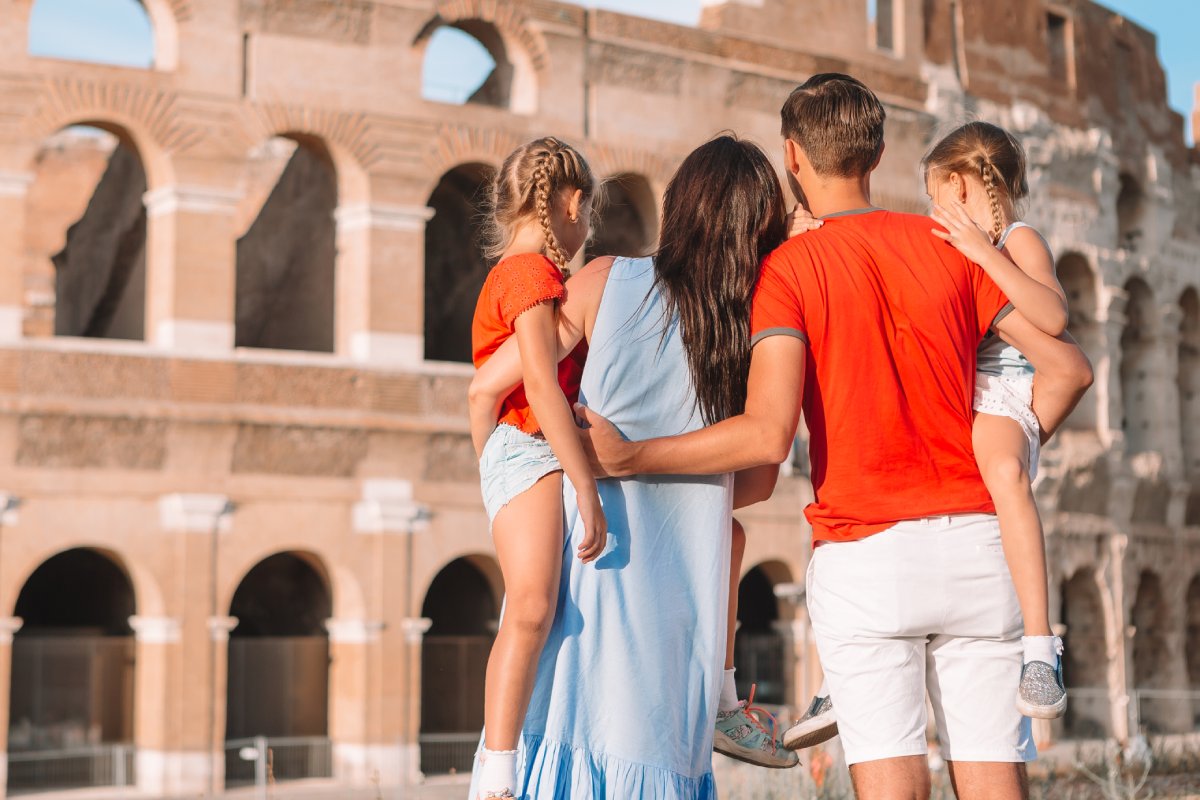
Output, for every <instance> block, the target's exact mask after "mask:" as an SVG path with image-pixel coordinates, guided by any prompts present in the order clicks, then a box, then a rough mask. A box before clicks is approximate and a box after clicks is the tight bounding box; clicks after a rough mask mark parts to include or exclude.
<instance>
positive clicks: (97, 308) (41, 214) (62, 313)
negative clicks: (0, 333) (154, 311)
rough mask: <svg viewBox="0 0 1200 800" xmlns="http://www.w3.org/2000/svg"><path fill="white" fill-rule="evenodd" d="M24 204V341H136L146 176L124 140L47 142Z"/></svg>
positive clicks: (141, 331)
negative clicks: (53, 338) (46, 338)
mask: <svg viewBox="0 0 1200 800" xmlns="http://www.w3.org/2000/svg"><path fill="white" fill-rule="evenodd" d="M33 175H34V179H33V183H32V184H31V185H30V186H29V190H28V193H27V195H26V200H25V204H26V205H25V250H26V259H27V260H26V265H25V270H24V283H25V302H24V306H25V308H24V313H25V319H24V323H23V324H24V333H25V335H26V336H30V337H42V336H87V337H95V338H101V339H143V338H144V337H145V308H146V226H147V220H146V206H145V203H144V201H143V199H142V197H143V195H145V193H146V171H145V168H144V165H143V163H142V159H141V157H140V155H139V154H138V152H137V149H136V148H135V147H134V145H133V142H132V140H131V139H130V137H129V136H128V134H127V133H126V132H125V131H123V130H121V129H119V128H116V127H113V128H111V129H109V128H105V129H102V128H99V127H96V126H92V125H77V126H71V127H69V128H65V129H63V130H61V131H59V132H58V133H56V134H55V135H53V136H51V137H50V138H48V139H47V140H46V141H45V142H44V143H43V144H42V147H41V149H40V150H39V151H38V154H37V156H36V157H35V159H34V164H33Z"/></svg>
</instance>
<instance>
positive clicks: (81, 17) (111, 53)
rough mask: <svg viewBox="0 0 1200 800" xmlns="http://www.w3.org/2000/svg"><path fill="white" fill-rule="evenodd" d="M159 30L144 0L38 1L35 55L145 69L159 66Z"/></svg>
mask: <svg viewBox="0 0 1200 800" xmlns="http://www.w3.org/2000/svg"><path fill="white" fill-rule="evenodd" d="M154 33H155V32H154V26H153V25H152V24H151V20H150V15H149V14H148V13H147V11H146V8H145V7H144V6H143V5H142V4H141V3H140V2H138V0H92V1H91V2H86V3H80V2H78V0H37V2H35V3H34V4H33V8H32V10H31V11H30V15H29V54H30V55H31V56H39V57H42V58H61V59H66V60H68V61H86V62H91V63H94V64H110V65H115V66H121V67H139V68H144V69H145V68H150V67H152V66H154V65H155V41H154V39H155V37H154Z"/></svg>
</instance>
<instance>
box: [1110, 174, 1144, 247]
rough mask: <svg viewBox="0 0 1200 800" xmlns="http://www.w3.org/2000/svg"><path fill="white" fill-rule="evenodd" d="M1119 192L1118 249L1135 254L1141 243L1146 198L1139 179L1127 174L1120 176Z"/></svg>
mask: <svg viewBox="0 0 1200 800" xmlns="http://www.w3.org/2000/svg"><path fill="white" fill-rule="evenodd" d="M1119 179H1120V189H1119V190H1118V191H1117V247H1120V248H1121V249H1123V250H1129V251H1131V252H1135V251H1136V250H1137V249H1138V245H1139V244H1140V242H1141V239H1142V235H1143V231H1142V217H1143V215H1144V213H1145V197H1144V196H1143V194H1142V185H1141V184H1140V183H1138V180H1137V178H1135V177H1133V176H1132V175H1130V174H1129V173H1127V172H1122V173H1121V175H1120V178H1119Z"/></svg>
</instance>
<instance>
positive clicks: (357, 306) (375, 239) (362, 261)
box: [334, 204, 433, 366]
mask: <svg viewBox="0 0 1200 800" xmlns="http://www.w3.org/2000/svg"><path fill="white" fill-rule="evenodd" d="M432 216H433V209H431V208H426V207H424V206H401V205H381V204H363V205H348V206H342V207H340V208H339V209H338V210H337V212H336V213H335V215H334V217H335V219H336V221H337V241H338V254H339V255H338V264H337V294H336V296H337V307H336V311H335V314H334V319H335V325H336V328H337V330H336V337H335V345H334V346H335V349H336V350H337V352H339V353H345V354H348V355H350V356H351V357H353V358H354V359H355V360H357V361H365V362H368V363H372V364H382V365H390V366H416V365H419V364H420V363H421V362H422V361H423V360H424V357H425V336H424V333H425V329H424V313H423V310H424V304H425V283H424V274H425V268H424V265H425V255H424V254H425V222H426V221H427V220H429V219H430V217H432Z"/></svg>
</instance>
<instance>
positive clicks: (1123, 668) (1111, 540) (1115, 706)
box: [1097, 534, 1134, 744]
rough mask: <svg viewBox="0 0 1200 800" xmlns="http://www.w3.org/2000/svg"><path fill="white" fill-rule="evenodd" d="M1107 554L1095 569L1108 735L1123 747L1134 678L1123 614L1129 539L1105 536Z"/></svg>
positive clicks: (1130, 633)
mask: <svg viewBox="0 0 1200 800" xmlns="http://www.w3.org/2000/svg"><path fill="white" fill-rule="evenodd" d="M1106 544H1107V548H1106V550H1107V552H1106V553H1105V554H1104V556H1103V560H1102V562H1101V564H1100V565H1099V567H1098V571H1097V574H1098V575H1099V576H1100V578H1101V585H1100V601H1101V609H1102V611H1103V614H1104V641H1105V655H1106V656H1107V660H1108V696H1109V701H1110V702H1111V704H1112V705H1111V708H1112V717H1111V723H1112V727H1111V736H1112V738H1114V739H1116V740H1117V741H1118V742H1121V743H1122V744H1124V743H1125V742H1128V741H1129V735H1130V733H1132V732H1133V731H1131V730H1130V702H1131V700H1132V698H1131V697H1130V695H1129V688H1130V683H1131V680H1132V675H1133V634H1134V629H1133V626H1132V625H1130V624H1129V621H1128V615H1127V612H1126V602H1125V596H1126V591H1125V590H1126V588H1127V586H1128V581H1127V576H1126V574H1125V571H1126V570H1125V562H1126V559H1125V552H1126V550H1127V548H1128V546H1129V538H1128V537H1127V536H1125V535H1124V534H1116V535H1113V536H1110V537H1108V541H1107V542H1106Z"/></svg>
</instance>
